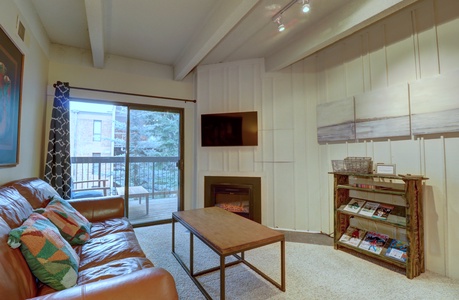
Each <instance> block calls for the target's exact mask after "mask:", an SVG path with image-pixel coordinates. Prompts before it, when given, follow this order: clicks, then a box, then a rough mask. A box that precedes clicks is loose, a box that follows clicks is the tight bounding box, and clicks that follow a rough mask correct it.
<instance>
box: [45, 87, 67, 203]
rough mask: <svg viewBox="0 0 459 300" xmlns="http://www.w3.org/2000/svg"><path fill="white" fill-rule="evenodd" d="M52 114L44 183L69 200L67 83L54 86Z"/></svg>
mask: <svg viewBox="0 0 459 300" xmlns="http://www.w3.org/2000/svg"><path fill="white" fill-rule="evenodd" d="M54 87H55V89H56V90H55V93H54V102H53V112H52V119H51V125H50V131H49V142H48V153H47V157H46V165H45V181H47V182H48V183H49V184H50V185H51V186H52V187H54V188H55V189H56V191H57V192H58V193H59V195H60V196H61V197H62V198H63V199H70V198H71V194H72V191H71V185H72V182H71V164H70V110H69V106H70V101H69V97H70V88H69V84H68V82H64V83H63V82H60V81H58V82H57V83H56V84H55V85H54Z"/></svg>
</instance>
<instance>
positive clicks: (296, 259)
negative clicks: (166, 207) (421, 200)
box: [135, 224, 459, 300]
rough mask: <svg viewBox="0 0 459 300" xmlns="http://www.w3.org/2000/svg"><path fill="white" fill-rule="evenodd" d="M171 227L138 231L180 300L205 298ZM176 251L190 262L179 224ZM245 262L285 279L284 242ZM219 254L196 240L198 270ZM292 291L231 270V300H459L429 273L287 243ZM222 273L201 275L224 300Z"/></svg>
mask: <svg viewBox="0 0 459 300" xmlns="http://www.w3.org/2000/svg"><path fill="white" fill-rule="evenodd" d="M171 228H172V227H171V225H170V224H166V225H157V226H152V227H142V228H137V229H136V230H135V231H136V233H137V236H138V238H139V241H140V244H141V245H142V248H143V249H144V251H145V253H146V254H147V257H148V258H150V259H151V260H152V261H153V263H154V264H155V265H156V266H158V267H162V268H165V269H166V270H168V271H169V272H170V273H171V274H172V275H173V276H174V278H175V280H176V284H177V290H178V292H179V296H180V299H190V300H191V299H192V300H197V299H205V298H204V297H203V296H202V294H201V292H200V291H199V290H198V289H197V288H196V286H195V285H194V283H193V282H192V281H191V279H190V278H189V277H188V275H187V274H186V273H185V271H184V270H183V268H182V267H181V266H180V265H179V264H178V262H177V260H176V259H175V257H174V256H173V255H172V254H171V234H172V233H171ZM176 229H177V234H176V251H177V252H178V253H179V254H180V256H181V257H182V258H183V259H184V260H185V261H186V262H188V261H189V260H188V257H189V233H188V232H187V231H186V229H185V228H184V227H182V226H181V225H179V224H177V225H176ZM246 258H247V260H249V261H250V262H251V263H253V264H254V265H255V266H257V267H259V268H260V269H261V270H263V271H265V272H266V273H267V274H269V275H270V276H271V277H273V278H274V279H275V280H279V279H280V270H279V265H280V263H279V260H280V259H279V243H277V244H274V245H269V246H265V247H262V248H259V249H255V250H252V251H249V252H247V253H246ZM218 261H219V260H218V256H216V255H215V254H214V253H213V252H212V251H211V250H209V249H208V248H207V247H206V246H205V245H203V244H202V243H201V242H200V241H199V240H198V239H196V238H195V271H199V270H202V269H205V268H208V267H211V266H217V265H218ZM286 273H287V279H286V286H287V291H286V292H285V293H284V292H281V291H280V290H279V289H277V288H276V287H274V286H273V285H271V284H270V283H269V282H267V281H265V280H264V279H263V278H262V277H260V276H259V275H258V274H256V273H254V272H253V271H252V270H250V269H249V268H247V267H246V266H244V265H242V264H238V265H236V266H233V267H229V268H227V270H226V275H227V279H226V299H250V300H252V299H263V300H264V299H435V300H437V299H443V300H447V299H459V280H451V279H448V278H446V277H444V276H440V275H438V274H435V273H432V272H429V271H427V272H426V273H424V274H422V275H421V276H419V277H416V278H415V279H412V280H410V279H407V278H406V277H405V276H404V275H402V274H399V273H398V272H394V271H393V270H389V269H387V268H384V267H381V266H378V265H376V264H374V263H372V262H368V261H366V260H362V259H359V258H357V257H355V256H353V255H350V254H347V253H345V252H342V251H337V250H334V249H333V247H331V246H322V245H314V244H305V243H293V242H287V243H286ZM218 275H219V272H214V273H212V274H209V275H205V276H203V277H200V282H201V283H202V284H203V285H204V286H205V288H206V290H207V291H208V292H209V294H210V295H211V296H212V298H214V299H219V276H218Z"/></svg>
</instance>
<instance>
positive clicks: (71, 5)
mask: <svg viewBox="0 0 459 300" xmlns="http://www.w3.org/2000/svg"><path fill="white" fill-rule="evenodd" d="M416 1H417V0H310V3H311V11H310V12H309V13H308V14H302V13H301V12H300V8H301V5H300V4H299V3H295V4H293V6H292V7H291V8H290V9H288V10H287V11H286V12H285V13H284V14H283V16H282V19H283V23H284V24H285V25H286V28H287V29H286V30H285V31H284V32H278V31H277V26H276V24H274V23H273V21H272V18H273V16H274V15H275V14H276V13H277V12H279V10H281V9H282V8H283V7H285V5H287V4H288V3H289V2H291V0H31V1H30V3H31V5H32V9H34V10H36V12H37V15H38V17H39V19H40V20H41V22H42V24H43V27H44V29H45V31H46V34H47V36H48V38H49V40H50V43H52V44H59V45H66V46H71V47H76V48H81V49H89V50H91V51H92V55H93V61H94V66H95V67H98V68H103V67H104V58H105V56H107V55H118V56H123V57H128V58H133V59H139V60H144V61H149V62H154V63H159V64H165V65H171V66H173V67H174V77H175V79H176V80H181V79H183V78H184V77H185V76H186V75H187V74H188V73H189V72H190V71H192V70H193V69H194V68H195V67H196V66H197V65H200V64H214V63H220V62H230V61H236V60H244V59H252V58H265V59H266V60H268V62H267V68H270V69H272V70H274V69H280V68H282V67H285V66H287V65H289V64H291V63H293V62H295V61H298V60H300V59H302V58H304V57H306V56H307V55H310V54H312V53H314V52H315V51H317V50H319V49H320V48H323V47H325V46H327V45H330V44H331V43H333V42H336V41H337V40H339V39H341V38H343V37H344V36H346V35H349V34H351V33H353V32H355V31H357V30H359V29H361V28H364V27H365V26H368V25H369V24H371V23H372V22H375V21H377V20H379V19H381V18H383V17H385V16H387V15H389V14H390V13H393V12H394V11H397V10H399V9H401V8H402V7H404V6H406V5H409V4H411V3H413V2H416Z"/></svg>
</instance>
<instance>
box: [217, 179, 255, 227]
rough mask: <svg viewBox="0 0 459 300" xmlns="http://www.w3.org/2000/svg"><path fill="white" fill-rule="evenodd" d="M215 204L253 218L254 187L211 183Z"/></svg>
mask: <svg viewBox="0 0 459 300" xmlns="http://www.w3.org/2000/svg"><path fill="white" fill-rule="evenodd" d="M210 188H211V195H212V202H213V205H215V206H217V207H220V208H223V209H225V210H227V211H230V212H232V213H235V214H238V215H240V216H243V217H245V218H248V219H251V220H253V193H252V190H253V187H252V186H251V185H237V184H211V186H210Z"/></svg>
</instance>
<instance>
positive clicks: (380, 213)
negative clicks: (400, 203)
mask: <svg viewBox="0 0 459 300" xmlns="http://www.w3.org/2000/svg"><path fill="white" fill-rule="evenodd" d="M393 209H394V206H393V205H389V204H379V206H378V208H377V209H376V211H375V212H374V214H373V218H377V219H383V220H387V217H388V216H389V214H390V213H391V211H392V210H393Z"/></svg>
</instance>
